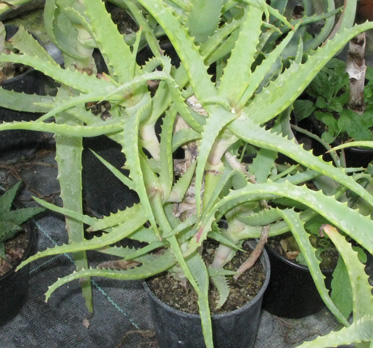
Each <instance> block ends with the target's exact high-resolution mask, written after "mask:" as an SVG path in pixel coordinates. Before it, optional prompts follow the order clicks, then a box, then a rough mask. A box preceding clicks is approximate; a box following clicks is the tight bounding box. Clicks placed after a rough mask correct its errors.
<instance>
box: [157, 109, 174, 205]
mask: <svg viewBox="0 0 373 348" xmlns="http://www.w3.org/2000/svg"><path fill="white" fill-rule="evenodd" d="M176 116H177V113H176V110H172V111H171V112H170V111H169V112H167V113H166V115H165V117H164V118H163V124H162V132H161V141H160V166H161V168H160V174H159V181H160V184H161V186H162V189H163V195H164V197H165V198H168V197H169V195H170V192H171V187H172V184H173V179H174V171H173V168H174V167H173V157H172V154H173V151H172V136H173V130H174V124H175V120H176Z"/></svg>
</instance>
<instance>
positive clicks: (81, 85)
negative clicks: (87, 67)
mask: <svg viewBox="0 0 373 348" xmlns="http://www.w3.org/2000/svg"><path fill="white" fill-rule="evenodd" d="M0 62H10V63H19V64H25V65H28V66H32V67H33V68H34V69H36V70H39V71H41V72H42V73H44V74H45V75H48V76H50V77H52V78H53V79H55V80H56V81H58V82H60V83H62V84H64V85H67V86H70V87H72V88H74V89H77V90H79V91H82V92H85V93H89V92H95V91H97V90H101V91H103V92H106V93H109V92H110V91H112V90H113V89H114V85H113V84H112V83H111V82H108V81H106V80H105V79H98V78H96V77H95V76H89V75H87V74H82V73H80V72H78V71H72V70H69V69H62V68H61V67H60V66H59V65H57V64H53V63H51V62H50V61H45V60H40V59H39V58H38V57H34V56H29V55H26V54H23V55H18V54H2V55H0Z"/></svg>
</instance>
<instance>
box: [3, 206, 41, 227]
mask: <svg viewBox="0 0 373 348" xmlns="http://www.w3.org/2000/svg"><path fill="white" fill-rule="evenodd" d="M44 210H45V209H44V208H42V207H30V208H20V209H17V210H11V211H10V212H6V213H0V221H11V222H12V223H14V224H16V225H22V224H23V223H24V222H26V221H27V220H29V219H31V218H32V217H34V216H35V215H37V214H40V213H41V212H43V211H44Z"/></svg>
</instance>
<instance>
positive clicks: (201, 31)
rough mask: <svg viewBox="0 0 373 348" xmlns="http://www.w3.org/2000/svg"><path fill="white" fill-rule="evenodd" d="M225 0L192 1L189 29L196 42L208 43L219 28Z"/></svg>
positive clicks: (190, 4)
mask: <svg viewBox="0 0 373 348" xmlns="http://www.w3.org/2000/svg"><path fill="white" fill-rule="evenodd" d="M223 2H224V0H190V1H189V11H188V12H189V13H188V22H187V27H188V29H189V33H190V34H191V36H193V37H194V38H195V40H196V42H198V43H201V42H204V41H206V40H207V39H208V38H209V36H211V35H212V34H213V33H214V32H215V30H216V29H217V27H218V24H219V22H220V15H221V9H222V6H223Z"/></svg>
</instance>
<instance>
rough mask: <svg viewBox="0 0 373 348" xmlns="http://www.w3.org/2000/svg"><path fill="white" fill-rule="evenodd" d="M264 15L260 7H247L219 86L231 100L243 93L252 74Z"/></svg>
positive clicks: (220, 90) (224, 95)
mask: <svg viewBox="0 0 373 348" xmlns="http://www.w3.org/2000/svg"><path fill="white" fill-rule="evenodd" d="M262 15H263V10H261V9H259V8H258V7H255V6H248V7H247V8H246V9H245V14H244V20H243V21H242V24H241V28H240V34H239V36H238V39H237V41H236V42H235V47H234V49H233V50H232V52H231V56H230V58H229V59H228V62H227V65H226V67H225V69H224V74H223V77H222V79H221V83H220V87H219V93H220V94H221V95H222V96H223V97H225V98H226V99H228V100H229V101H231V102H234V101H235V100H236V99H237V98H239V97H240V96H241V95H242V93H243V91H244V90H245V87H246V83H247V81H248V80H249V79H250V76H251V74H252V72H251V65H252V64H253V62H254V59H255V57H256V54H257V45H258V43H259V37H260V34H261V27H262V24H263V21H262ZM233 106H234V104H233Z"/></svg>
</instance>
